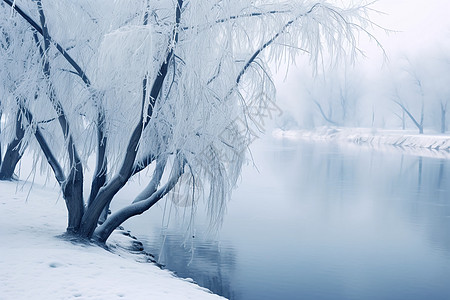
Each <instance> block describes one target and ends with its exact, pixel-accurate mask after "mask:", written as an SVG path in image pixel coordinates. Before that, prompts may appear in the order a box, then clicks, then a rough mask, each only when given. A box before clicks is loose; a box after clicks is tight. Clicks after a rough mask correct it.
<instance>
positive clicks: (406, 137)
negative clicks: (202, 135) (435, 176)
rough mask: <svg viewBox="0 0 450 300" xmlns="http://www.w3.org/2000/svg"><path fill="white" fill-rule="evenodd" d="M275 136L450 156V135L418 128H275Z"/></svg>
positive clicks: (429, 155) (409, 152)
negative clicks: (405, 129) (408, 129)
mask: <svg viewBox="0 0 450 300" xmlns="http://www.w3.org/2000/svg"><path fill="white" fill-rule="evenodd" d="M273 136H274V137H277V138H287V139H292V140H298V139H307V140H316V141H317V140H319V141H336V142H351V143H355V144H360V145H367V146H370V147H373V148H377V149H379V150H385V151H402V152H404V153H408V154H412V155H420V156H426V157H436V158H445V159H449V158H450V136H449V135H443V134H436V133H427V132H425V134H418V133H417V131H404V130H379V129H378V130H377V129H370V128H340V127H339V128H338V127H320V128H317V129H314V130H281V129H275V130H274V131H273Z"/></svg>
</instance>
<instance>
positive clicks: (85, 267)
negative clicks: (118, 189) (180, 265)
mask: <svg viewBox="0 0 450 300" xmlns="http://www.w3.org/2000/svg"><path fill="white" fill-rule="evenodd" d="M30 187H31V185H30V184H29V183H26V182H0V238H1V240H0V299H2V300H7V299H14V300H16V299H223V298H221V297H219V296H217V295H214V294H211V293H210V292H209V291H207V290H206V289H203V288H201V287H199V286H197V285H195V284H193V283H192V282H191V280H189V279H187V280H183V279H180V278H176V277H175V276H174V275H173V274H172V273H170V272H169V271H165V270H161V269H160V268H158V267H157V266H156V265H154V264H152V263H142V261H146V260H147V258H146V257H145V256H144V255H143V254H142V253H141V252H139V251H136V252H135V253H133V252H129V251H127V250H125V249H123V248H128V246H129V245H134V246H137V248H139V243H136V241H135V240H133V239H132V238H131V237H129V236H126V235H123V232H120V231H117V232H116V233H115V236H113V237H112V239H111V240H112V243H113V244H114V245H110V246H115V247H112V248H114V250H113V251H115V252H116V253H111V252H108V251H106V250H105V249H102V248H100V247H97V246H92V245H88V244H87V245H80V244H74V243H71V242H69V241H66V240H63V239H61V238H58V237H57V236H58V235H60V234H61V233H62V232H63V231H64V228H65V227H66V216H67V214H66V210H65V204H64V201H63V200H62V199H61V198H60V197H58V192H57V189H53V188H48V187H42V186H39V185H37V184H35V185H34V186H33V188H32V189H30ZM58 198H59V199H58ZM118 254H119V255H118Z"/></svg>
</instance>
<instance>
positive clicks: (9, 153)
mask: <svg viewBox="0 0 450 300" xmlns="http://www.w3.org/2000/svg"><path fill="white" fill-rule="evenodd" d="M24 134H25V130H24V129H23V127H22V115H21V113H20V112H17V115H16V137H15V138H14V140H13V141H12V142H11V143H10V144H9V145H8V147H7V149H6V153H5V157H4V159H3V163H2V164H1V168H0V180H11V179H12V178H13V175H14V170H15V169H16V165H17V163H18V162H19V160H20V158H21V157H22V152H21V151H20V146H21V145H20V144H21V142H22V139H23V136H24ZM0 155H1V152H0Z"/></svg>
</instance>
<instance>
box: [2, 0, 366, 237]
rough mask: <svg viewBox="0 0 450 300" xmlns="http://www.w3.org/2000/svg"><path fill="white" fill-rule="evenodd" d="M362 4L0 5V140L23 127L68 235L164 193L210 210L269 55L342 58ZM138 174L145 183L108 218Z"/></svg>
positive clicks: (266, 98) (229, 173)
mask: <svg viewBox="0 0 450 300" xmlns="http://www.w3.org/2000/svg"><path fill="white" fill-rule="evenodd" d="M369 12H370V6H369V4H367V3H359V4H354V5H351V6H349V7H345V8H341V7H337V6H335V5H334V4H332V3H329V2H327V1H286V2H281V1H255V0H252V1H243V0H213V1H190V0H170V1H169V0H154V1H150V0H130V1H106V0H103V1H100V0H98V1H87V0H80V1H65V0H63V1H40V0H37V1H31V0H28V1H27V0H16V1H12V0H2V2H1V5H0V14H1V17H0V22H1V23H0V26H1V27H0V28H1V32H0V39H1V41H0V43H1V45H2V50H1V51H2V55H1V57H0V60H1V64H2V69H1V70H0V76H1V80H0V81H1V88H2V89H1V109H2V113H3V120H4V125H2V127H4V130H3V132H2V144H5V143H8V142H10V141H12V140H14V138H16V136H15V134H14V130H15V128H17V126H19V127H20V128H22V129H23V131H24V134H23V138H22V141H21V146H20V149H21V151H23V149H25V146H26V147H27V149H29V150H30V151H33V152H34V153H35V155H34V157H35V159H36V163H37V161H38V160H42V161H44V162H46V164H47V165H48V166H49V167H50V168H49V170H51V172H52V173H53V174H54V176H55V178H56V180H57V182H58V183H59V185H60V187H61V190H62V195H63V198H64V200H65V202H66V206H67V210H68V228H67V233H68V234H70V235H75V236H78V237H80V238H88V239H93V240H95V241H97V242H99V243H104V242H105V241H106V239H107V238H108V237H109V235H110V234H111V232H112V231H113V230H114V229H115V228H116V227H117V226H119V225H120V224H121V223H122V222H124V221H125V220H127V219H128V218H130V217H132V216H135V215H139V214H142V213H143V212H145V211H146V210H148V209H149V208H151V207H152V206H153V205H154V204H155V203H157V202H158V201H159V200H161V199H162V198H163V197H165V196H166V195H167V194H168V193H169V192H170V191H173V190H175V191H176V192H175V193H173V195H178V196H179V197H184V199H187V198H186V197H191V198H195V197H197V195H200V196H202V197H204V198H205V199H206V201H207V203H208V211H209V213H210V215H211V216H220V215H221V214H223V211H224V207H225V203H226V200H227V199H228V197H229V196H230V193H231V190H232V188H233V187H234V185H235V184H236V180H237V178H238V176H239V174H240V170H241V166H242V164H243V162H244V161H245V155H246V152H247V148H248V145H249V143H250V142H251V141H252V140H253V139H254V138H255V132H257V130H258V129H259V128H258V126H259V125H258V124H259V122H258V121H259V118H260V117H261V115H263V112H261V111H260V109H261V108H264V107H268V106H269V105H270V103H269V102H272V101H274V100H275V87H274V86H273V83H272V81H271V77H270V72H269V69H268V63H270V62H275V63H281V62H284V63H287V64H290V63H292V62H293V61H294V58H295V56H296V55H297V54H298V53H299V52H300V53H306V55H309V56H310V59H311V63H312V64H314V65H315V64H317V63H318V62H320V61H321V60H322V56H323V54H324V53H325V52H326V53H327V55H331V56H332V57H334V58H335V59H339V58H343V57H353V56H354V55H355V54H357V52H358V51H359V50H358V48H357V41H358V38H359V35H360V34H367V35H369V36H370V33H369V32H368V31H367V29H368V28H369V27H370V26H371V25H372V24H371V22H370V20H369V18H368V14H369ZM17 120H19V121H17ZM16 123H17V125H15V124H16ZM92 156H96V169H95V172H94V176H93V178H92V180H91V183H90V186H91V190H90V194H89V197H88V198H87V199H84V198H83V185H84V184H86V181H87V180H86V178H85V172H84V171H85V169H86V167H87V160H88V158H89V157H92ZM41 165H43V164H42V163H41ZM146 168H149V170H152V172H153V175H152V177H151V179H150V181H149V182H148V185H147V186H146V187H145V188H143V190H142V192H141V193H140V194H139V196H138V197H137V198H136V199H130V204H129V205H128V206H126V207H124V208H123V209H120V210H118V211H116V212H113V213H112V214H111V215H110V216H109V217H108V218H106V216H105V214H104V212H105V210H106V209H107V207H108V206H109V204H110V202H111V201H112V200H114V196H115V195H116V194H117V193H118V192H119V191H120V190H121V189H122V188H123V187H124V185H125V184H126V183H127V181H128V180H129V179H130V178H131V177H132V176H134V175H136V174H137V173H139V172H141V171H142V170H144V169H146ZM99 224H101V225H99Z"/></svg>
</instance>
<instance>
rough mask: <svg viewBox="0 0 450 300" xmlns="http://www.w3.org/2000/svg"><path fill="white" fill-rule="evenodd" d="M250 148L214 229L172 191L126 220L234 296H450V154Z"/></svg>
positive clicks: (167, 257)
mask: <svg viewBox="0 0 450 300" xmlns="http://www.w3.org/2000/svg"><path fill="white" fill-rule="evenodd" d="M253 149H254V150H253V151H254V152H253V155H254V159H255V163H256V165H257V168H258V169H257V170H256V169H255V168H254V167H253V166H248V167H246V168H245V169H244V172H243V175H242V180H241V182H240V185H239V188H238V189H237V190H236V191H235V192H234V194H233V196H232V199H231V201H230V202H229V204H228V209H227V214H226V215H225V217H224V221H223V226H222V229H221V230H220V231H219V233H218V234H214V233H211V232H209V231H208V230H207V224H208V222H207V220H206V218H203V217H202V207H201V206H199V207H198V208H197V210H198V212H199V216H200V217H199V218H197V219H196V221H195V222H194V223H191V224H192V226H190V227H189V228H188V229H186V228H187V226H186V224H189V220H190V211H189V209H183V208H180V207H176V206H174V205H173V203H172V202H170V201H168V202H167V204H166V205H164V204H160V206H159V207H157V208H156V209H154V210H153V211H151V212H149V214H148V215H147V217H144V218H140V220H133V221H132V222H130V223H129V224H128V225H127V227H128V228H129V229H131V230H132V231H133V232H134V233H136V234H137V235H139V237H140V238H141V239H143V240H145V243H146V249H147V250H148V251H149V252H152V253H154V254H156V256H157V258H158V259H159V261H160V262H161V263H163V264H165V265H166V267H167V268H168V269H170V270H173V271H174V272H176V273H177V274H178V275H179V276H181V277H189V278H193V279H194V280H195V281H196V282H198V283H199V284H200V285H202V286H205V287H207V288H209V289H210V290H212V291H213V292H215V293H218V294H220V295H223V296H225V297H227V298H230V299H258V300H261V299H333V300H336V299H409V300H411V299H435V300H436V299H450V283H449V282H450V161H448V160H442V159H436V158H426V157H420V156H411V155H406V154H403V153H402V152H401V151H398V150H395V149H392V150H391V151H377V150H374V149H370V148H366V147H361V146H355V145H346V144H327V143H320V142H316V143H313V142H299V141H296V142H288V141H279V140H269V141H267V140H266V141H258V144H256V145H254V147H253ZM138 219H139V218H138ZM183 220H184V221H183Z"/></svg>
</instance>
